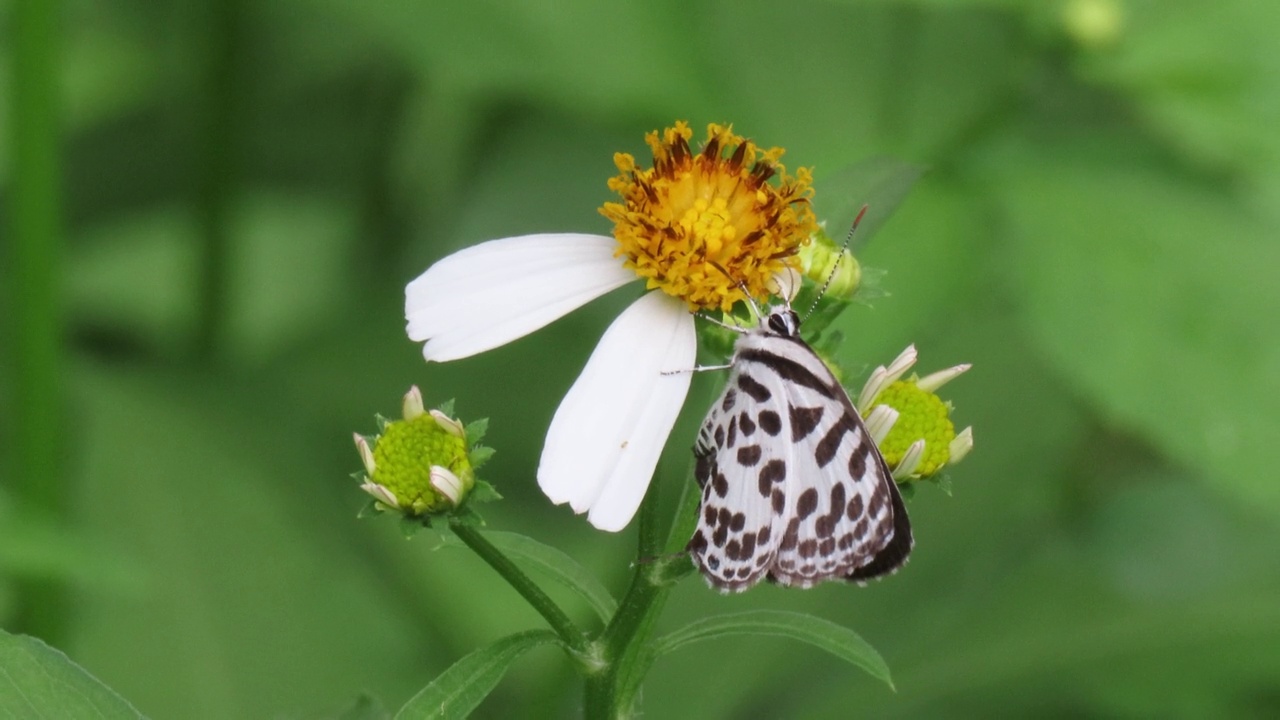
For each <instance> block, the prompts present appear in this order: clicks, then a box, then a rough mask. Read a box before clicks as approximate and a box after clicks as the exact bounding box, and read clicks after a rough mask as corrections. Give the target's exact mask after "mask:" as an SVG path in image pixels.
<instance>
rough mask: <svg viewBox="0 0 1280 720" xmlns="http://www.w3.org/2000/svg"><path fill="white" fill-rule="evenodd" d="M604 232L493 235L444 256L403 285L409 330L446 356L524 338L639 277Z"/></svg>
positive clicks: (435, 356) (426, 351)
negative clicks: (616, 252) (595, 233)
mask: <svg viewBox="0 0 1280 720" xmlns="http://www.w3.org/2000/svg"><path fill="white" fill-rule="evenodd" d="M616 248H617V242H616V241H615V240H614V239H613V238H611V237H605V236H603V235H582V234H576V233H556V234H545V235H523V236H520V237H512V238H504V239H502V240H490V241H489V242H484V243H480V244H479V245H475V246H472V247H469V248H466V249H464V250H459V251H458V252H456V253H454V254H452V255H450V256H448V257H446V258H444V259H442V260H440V261H439V262H437V263H436V264H435V265H432V266H431V267H430V268H427V271H426V272H424V273H422V274H421V275H419V276H418V277H417V278H415V279H414V280H413V282H410V283H409V285H408V286H407V287H406V288H405V290H404V296H405V297H404V315H405V319H406V320H407V321H408V326H407V327H406V331H407V332H408V334H409V338H410V339H412V340H426V341H427V344H426V346H425V347H423V349H422V354H423V355H424V356H425V357H426V358H427V359H428V360H435V361H444V360H456V359H458V358H462V357H467V356H469V355H475V354H476V353H478V352H483V351H485V350H489V349H492V348H495V347H498V346H499V345H505V344H506V343H509V342H511V341H512V340H515V339H516V338H519V337H523V336H525V335H528V334H529V333H531V332H533V331H534V330H537V329H538V328H541V327H543V326H545V325H547V324H549V323H550V322H552V321H553V320H555V319H557V318H559V317H561V316H562V315H566V314H568V313H569V312H571V311H572V310H575V309H577V308H579V307H581V306H583V305H585V304H587V303H588V302H590V301H591V300H594V299H595V298H598V297H600V296H601V295H604V294H605V293H607V292H609V291H610V290H613V289H614V288H617V287H620V286H622V285H624V284H626V283H628V282H630V281H632V280H635V279H637V277H636V274H635V273H633V272H631V271H630V270H627V269H626V268H624V267H623V266H622V261H621V260H619V259H618V258H615V257H614V256H613V252H614V250H615V249H616Z"/></svg>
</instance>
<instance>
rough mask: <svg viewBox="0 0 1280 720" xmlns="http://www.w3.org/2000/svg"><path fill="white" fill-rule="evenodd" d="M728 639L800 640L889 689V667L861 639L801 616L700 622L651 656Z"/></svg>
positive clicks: (756, 613)
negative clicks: (713, 639)
mask: <svg viewBox="0 0 1280 720" xmlns="http://www.w3.org/2000/svg"><path fill="white" fill-rule="evenodd" d="M728 635H780V636H782V637H789V638H792V639H795V640H801V641H803V642H807V643H809V644H810V645H813V646H815V647H817V648H819V649H822V650H826V651H827V652H829V653H831V654H832V655H835V656H836V657H838V658H840V659H842V660H845V661H847V662H850V663H853V664H854V665H857V666H858V667H860V668H862V669H863V670H866V671H867V672H868V673H870V674H871V676H872V677H875V678H877V679H879V680H883V681H884V682H885V684H887V685H888V686H889V687H893V680H892V679H891V678H890V677H889V666H888V665H886V664H885V662H884V658H882V657H880V653H878V652H876V650H875V648H873V647H871V645H870V644H868V643H867V641H866V640H863V639H862V636H860V635H858V634H857V633H856V632H854V631H852V630H850V629H848V628H846V627H842V626H840V625H837V624H835V623H833V622H831V621H829V620H823V619H822V618H818V617H814V616H812V615H805V614H803V613H794V612H785V611H781V610H752V611H749V612H742V613H735V614H732V615H717V616H714V617H709V618H703V619H701V620H698V621H695V622H692V623H689V624H688V625H686V626H684V627H683V628H681V629H679V630H676V631H675V632H673V633H671V634H670V635H666V636H664V637H661V638H659V639H658V640H657V641H656V642H655V643H654V648H653V653H654V655H655V656H657V655H662V654H664V653H668V652H671V651H672V650H675V649H676V648H679V647H683V646H685V645H688V644H689V643H692V642H697V641H699V640H710V639H712V638H718V637H725V636H728Z"/></svg>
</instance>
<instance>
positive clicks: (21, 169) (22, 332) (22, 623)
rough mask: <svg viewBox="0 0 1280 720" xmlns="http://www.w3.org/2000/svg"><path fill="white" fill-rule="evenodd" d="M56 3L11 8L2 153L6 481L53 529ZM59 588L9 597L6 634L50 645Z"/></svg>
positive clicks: (35, 588) (30, 586)
mask: <svg viewBox="0 0 1280 720" xmlns="http://www.w3.org/2000/svg"><path fill="white" fill-rule="evenodd" d="M59 10H60V3H58V2H55V1H54V0H19V2H17V3H16V4H15V5H14V6H13V15H12V22H13V25H12V28H11V32H10V37H11V38H12V41H13V45H12V54H11V57H10V60H11V62H12V68H13V86H12V87H13V94H12V96H11V97H10V107H9V110H10V118H11V125H10V133H9V147H10V150H11V151H12V153H13V176H12V178H11V180H12V185H11V201H12V209H11V221H12V225H11V233H12V234H11V235H10V238H11V240H10V242H9V243H8V245H9V247H10V248H11V250H10V262H9V263H8V265H9V277H8V280H7V282H6V283H4V284H6V285H8V286H9V287H10V289H11V291H12V294H11V295H10V296H9V302H10V306H9V312H7V313H5V314H6V315H7V316H9V318H11V321H10V322H11V327H10V334H9V337H10V339H11V340H10V343H11V345H10V347H11V348H12V350H11V352H12V356H11V357H12V363H13V371H14V372H13V383H12V393H13V395H12V398H13V400H12V403H11V404H10V407H11V416H10V417H9V418H7V419H6V420H5V422H4V425H5V426H6V427H7V429H8V430H10V431H11V433H12V435H11V436H10V437H11V440H10V442H9V443H8V444H9V454H10V459H11V461H12V468H11V471H12V472H11V474H10V475H9V477H10V478H12V479H11V481H10V482H11V483H12V485H11V486H10V489H11V490H12V491H13V492H14V494H15V496H16V499H17V500H18V503H19V508H20V510H21V512H24V513H28V514H31V515H34V516H37V517H42V518H43V519H45V520H47V521H49V522H57V521H58V520H59V519H60V518H61V516H62V514H63V508H64V507H65V505H66V495H67V486H66V482H65V477H64V475H63V470H64V468H63V467H62V463H61V462H60V460H61V452H62V448H63V447H64V442H63V432H64V429H65V428H64V423H63V412H62V411H63V396H62V369H63V353H64V343H63V316H62V302H61V297H60V294H59V292H58V287H59V281H60V272H59V267H60V265H61V260H62V242H61V236H62V228H61V222H60V219H59V218H60V215H59V212H60V205H61V188H60V185H61V176H60V175H61V167H60V166H61V163H60V157H59V156H60V152H59V142H60V136H61V122H60V121H59V111H58V90H59V82H58V77H59V73H58V45H59V43H58V23H59V19H60V17H61V13H60V12H59ZM63 600H64V598H63V592H62V587H61V583H58V582H55V581H52V580H48V579H31V580H26V581H24V582H22V584H21V585H20V586H19V588H18V608H17V613H16V625H17V627H20V628H22V630H23V631H24V632H28V633H31V634H33V635H38V636H40V637H42V638H44V639H45V640H46V641H47V642H50V643H57V642H58V635H59V634H60V632H61V628H62V625H63V620H64V613H63Z"/></svg>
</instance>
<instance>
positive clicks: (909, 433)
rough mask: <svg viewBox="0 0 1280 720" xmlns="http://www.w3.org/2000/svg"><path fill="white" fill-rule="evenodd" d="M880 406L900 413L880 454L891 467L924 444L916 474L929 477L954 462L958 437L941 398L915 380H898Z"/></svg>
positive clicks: (889, 388) (888, 390)
mask: <svg viewBox="0 0 1280 720" xmlns="http://www.w3.org/2000/svg"><path fill="white" fill-rule="evenodd" d="M876 404H877V405H888V406H889V407H891V408H893V409H894V410H897V411H898V421H897V422H895V423H894V424H893V429H892V430H890V431H889V434H888V435H887V436H886V437H885V439H884V442H882V443H880V452H881V453H882V454H883V455H884V459H885V462H887V463H888V464H889V467H894V466H896V465H897V464H898V463H899V462H901V461H902V458H903V456H904V455H905V454H906V452H907V448H909V447H911V444H912V443H914V442H916V441H917V440H924V457H922V458H921V459H920V465H919V466H918V468H917V470H916V474H918V475H920V476H922V477H928V476H930V475H932V474H934V473H936V472H937V471H939V470H941V469H942V468H943V466H945V465H946V464H947V461H948V460H950V459H951V458H950V450H949V446H950V444H951V441H952V440H954V439H955V437H956V429H955V425H953V424H952V423H951V418H950V417H949V416H950V410H949V408H948V407H947V404H946V403H944V402H943V401H942V399H941V398H939V397H938V396H937V395H935V394H933V393H931V392H928V391H926V390H921V389H920V388H919V387H918V386H916V384H915V382H913V381H911V380H898V381H897V382H894V383H892V384H890V385H889V387H887V388H885V390H884V392H882V393H881V394H880V395H879V397H877V398H876Z"/></svg>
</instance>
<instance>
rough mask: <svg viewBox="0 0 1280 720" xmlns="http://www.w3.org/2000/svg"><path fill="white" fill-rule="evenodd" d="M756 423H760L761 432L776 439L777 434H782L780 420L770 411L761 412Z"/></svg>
mask: <svg viewBox="0 0 1280 720" xmlns="http://www.w3.org/2000/svg"><path fill="white" fill-rule="evenodd" d="M756 421H757V422H759V423H760V429H761V430H764V431H765V432H767V433H769V435H771V436H773V437H777V435H778V433H780V432H782V418H780V417H778V413H776V412H774V411H772V410H761V411H760V415H759V416H758V417H757V418H756Z"/></svg>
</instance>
